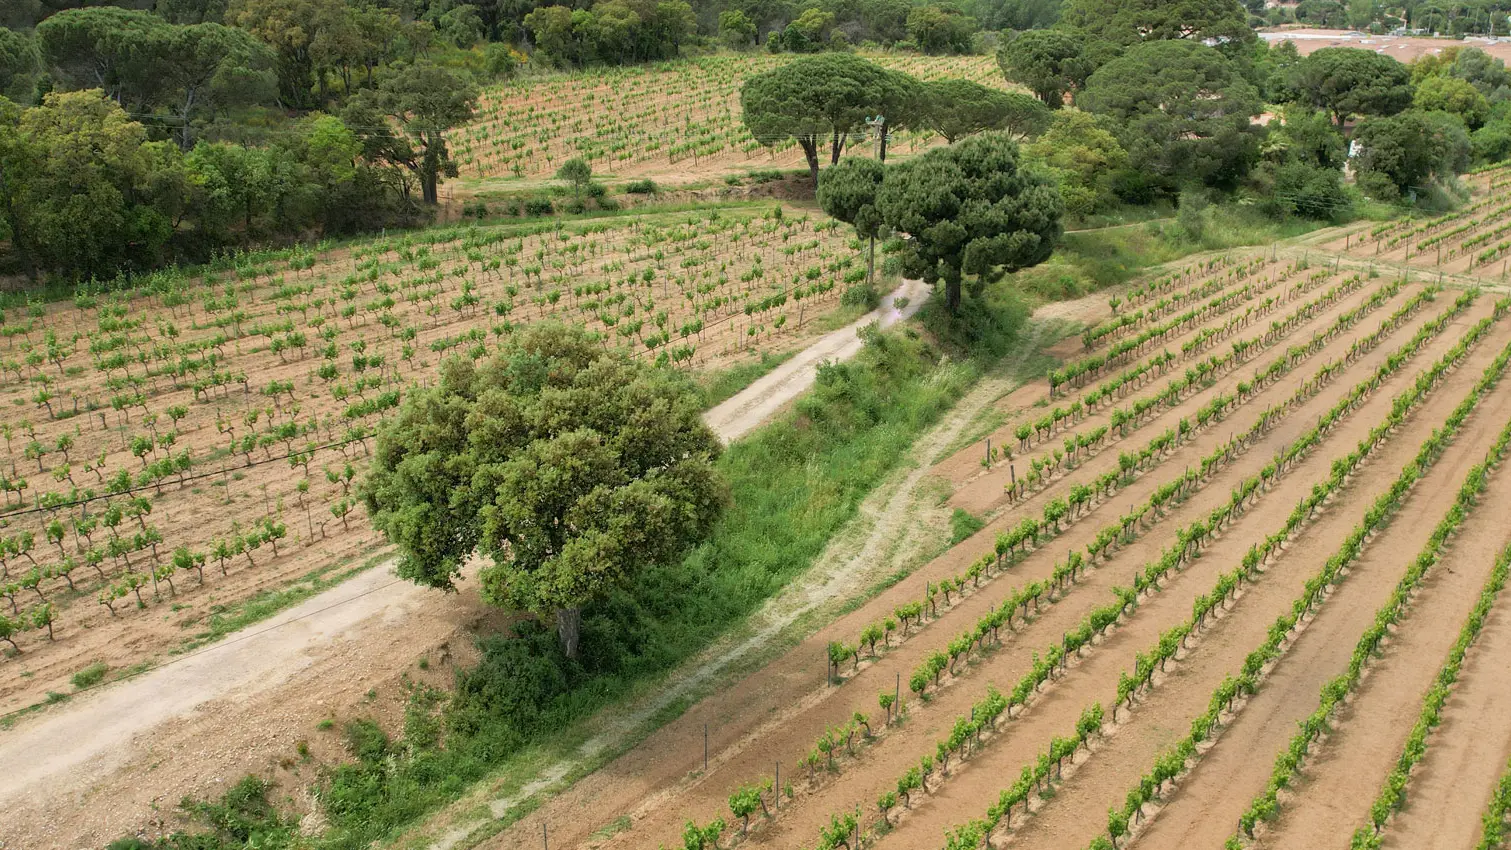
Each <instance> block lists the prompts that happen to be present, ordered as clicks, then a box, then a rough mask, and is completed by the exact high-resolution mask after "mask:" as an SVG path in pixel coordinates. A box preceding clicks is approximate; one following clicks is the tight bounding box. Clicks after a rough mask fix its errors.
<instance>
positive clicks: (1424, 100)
mask: <svg viewBox="0 0 1511 850" xmlns="http://www.w3.org/2000/svg"><path fill="white" fill-rule="evenodd" d="M1411 104H1412V106H1414V107H1415V108H1417V109H1420V110H1422V111H1424V112H1434V111H1436V112H1446V113H1448V114H1450V115H1457V116H1458V117H1459V118H1460V119H1461V120H1462V121H1463V122H1464V124H1465V125H1467V126H1468V127H1470V128H1471V129H1472V128H1475V127H1478V126H1480V125H1481V124H1483V123H1485V118H1486V116H1488V115H1489V113H1490V102H1489V101H1488V100H1486V99H1485V96H1484V95H1483V94H1481V93H1480V90H1479V89H1477V88H1475V87H1474V84H1473V83H1470V82H1469V81H1467V80H1461V79H1459V78H1458V77H1447V76H1440V75H1434V76H1431V77H1428V78H1427V79H1425V80H1423V81H1422V82H1421V83H1419V84H1418V85H1417V90H1416V94H1414V95H1413V96H1412V99H1411Z"/></svg>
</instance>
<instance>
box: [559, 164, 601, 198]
mask: <svg viewBox="0 0 1511 850" xmlns="http://www.w3.org/2000/svg"><path fill="white" fill-rule="evenodd" d="M556 179H557V180H560V181H562V182H563V183H566V184H567V185H568V186H570V187H571V188H572V197H574V198H576V199H577V200H579V201H580V200H582V193H583V190H584V189H586V188H587V187H588V185H589V184H590V183H592V182H593V166H591V165H589V164H588V161H587V160H585V159H583V158H582V157H573V158H571V159H569V160H567V161H566V162H564V163H562V164H561V167H560V168H558V169H556Z"/></svg>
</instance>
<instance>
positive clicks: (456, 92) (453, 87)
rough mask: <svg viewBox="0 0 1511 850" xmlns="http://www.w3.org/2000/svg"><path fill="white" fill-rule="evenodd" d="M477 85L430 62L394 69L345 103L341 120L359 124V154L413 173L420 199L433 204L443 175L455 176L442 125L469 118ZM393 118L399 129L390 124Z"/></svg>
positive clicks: (450, 124)
mask: <svg viewBox="0 0 1511 850" xmlns="http://www.w3.org/2000/svg"><path fill="white" fill-rule="evenodd" d="M477 97H478V91H477V87H476V86H475V85H473V84H472V83H471V82H470V81H468V80H466V79H464V78H462V77H460V76H458V75H457V74H456V73H454V72H452V71H450V70H448V69H446V68H442V67H440V66H439V65H435V64H433V63H430V62H418V63H416V64H414V65H408V66H404V67H400V68H395V69H393V70H391V71H389V72H387V73H386V74H384V75H383V76H381V77H380V78H379V79H378V85H377V87H376V88H374V89H364V90H362V91H361V92H359V93H358V94H357V95H356V96H354V97H353V98H352V99H351V101H350V102H349V103H348V104H347V108H346V111H345V113H344V117H345V120H346V122H347V124H348V125H350V126H352V127H360V128H362V130H361V133H360V137H361V139H362V151H363V155H364V156H366V157H367V158H368V159H370V160H373V161H376V162H386V163H388V164H390V165H393V166H395V167H401V168H405V169H408V170H409V171H411V172H413V174H414V175H415V177H416V178H417V179H418V180H419V182H420V192H421V197H422V200H423V201H424V202H425V203H427V204H434V203H436V201H437V200H438V194H437V187H438V186H439V185H440V182H441V178H442V177H455V176H456V174H457V167H456V163H455V162H453V161H452V159H451V152H450V149H449V148H448V147H447V144H446V136H445V133H446V131H447V130H449V129H451V128H452V127H455V126H456V125H458V124H461V123H463V122H464V121H466V120H468V119H469V118H471V117H472V112H473V110H474V109H475V108H476V107H477ZM390 121H394V122H397V123H398V125H399V127H400V132H397V133H396V132H393V130H392V129H390Z"/></svg>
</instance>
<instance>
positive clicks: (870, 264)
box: [866, 236, 876, 283]
mask: <svg viewBox="0 0 1511 850" xmlns="http://www.w3.org/2000/svg"><path fill="white" fill-rule="evenodd" d="M870 241H871V245H870V248H869V250H868V251H867V254H866V283H872V282H874V281H875V280H876V237H875V236H872V237H871V240H870Z"/></svg>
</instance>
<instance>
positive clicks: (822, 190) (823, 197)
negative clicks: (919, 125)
mask: <svg viewBox="0 0 1511 850" xmlns="http://www.w3.org/2000/svg"><path fill="white" fill-rule="evenodd" d="M884 175H885V170H884V167H883V166H882V164H881V163H879V162H877V161H876V160H874V159H861V158H858V157H852V158H850V159H846V160H842V161H841V162H840V163H839V164H837V165H834V166H832V167H831V168H830V169H829V170H828V171H825V172H824V176H823V178H822V179H821V180H819V183H818V193H817V194H818V203H819V206H821V207H823V208H824V212H826V213H828V214H829V215H831V216H833V217H834V218H837V219H839V220H840V221H843V222H845V223H846V224H851V225H854V226H855V234H856V235H857V236H859V237H861V238H862V239H873V238H875V237H876V236H877V232H878V230H879V229H880V228H881V224H882V222H881V214H880V213H879V212H878V211H877V209H876V193H877V191H879V190H880V189H881V183H882V179H883V177H884Z"/></svg>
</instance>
